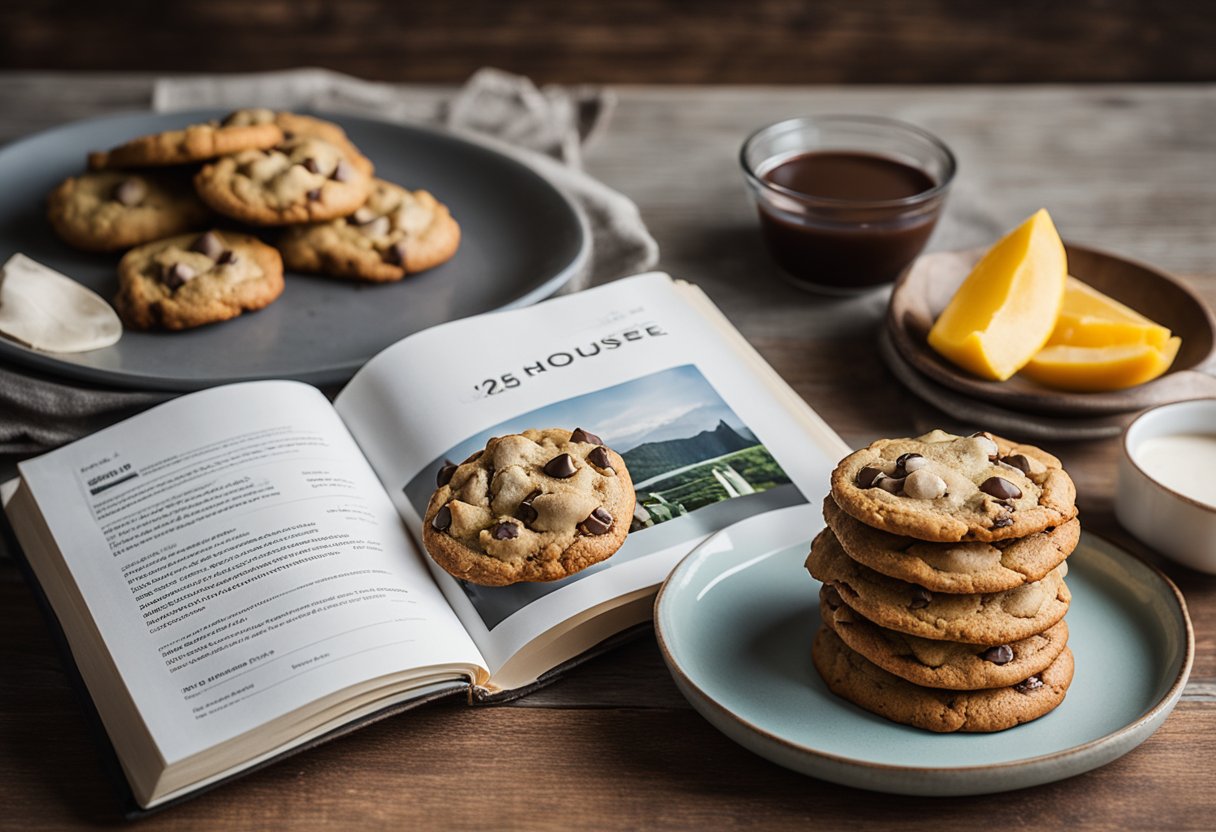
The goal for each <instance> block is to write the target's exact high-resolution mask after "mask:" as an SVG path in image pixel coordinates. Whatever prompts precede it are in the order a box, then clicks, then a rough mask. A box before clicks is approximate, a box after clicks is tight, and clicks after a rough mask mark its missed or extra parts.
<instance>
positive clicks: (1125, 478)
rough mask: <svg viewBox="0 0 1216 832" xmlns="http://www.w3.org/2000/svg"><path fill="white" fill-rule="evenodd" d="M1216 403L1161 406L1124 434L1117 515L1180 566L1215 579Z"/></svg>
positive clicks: (1179, 403) (1213, 401)
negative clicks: (1212, 472) (1214, 474)
mask: <svg viewBox="0 0 1216 832" xmlns="http://www.w3.org/2000/svg"><path fill="white" fill-rule="evenodd" d="M1214 470H1216V399H1196V400H1193V401H1186V402H1176V403H1174V404H1167V405H1162V406H1161V407H1155V408H1153V409H1152V410H1148V411H1145V412H1144V413H1143V414H1141V415H1140V416H1139V417H1138V418H1137V419H1136V420H1135V421H1134V422H1132V423H1131V425H1129V426H1128V428H1127V430H1126V431H1125V432H1124V434H1123V453H1122V455H1121V456H1120V457H1119V485H1118V489H1117V491H1116V495H1115V511H1116V513H1117V515H1118V517H1119V522H1120V523H1122V524H1123V525H1124V526H1125V527H1126V528H1127V529H1128V531H1130V532H1131V533H1132V534H1134V535H1135V536H1136V537H1137V538H1139V539H1140V540H1141V541H1143V542H1144V543H1146V544H1148V545H1149V546H1152V547H1153V548H1155V549H1157V550H1159V551H1160V552H1161V553H1162V554H1165V555H1168V556H1169V557H1171V558H1173V559H1174V560H1176V561H1178V562H1179V563H1183V564H1185V565H1187V566H1189V567H1191V568H1192V569H1198V570H1200V571H1202V572H1211V573H1216V479H1214V478H1213V477H1211V476H1209V472H1211V471H1214Z"/></svg>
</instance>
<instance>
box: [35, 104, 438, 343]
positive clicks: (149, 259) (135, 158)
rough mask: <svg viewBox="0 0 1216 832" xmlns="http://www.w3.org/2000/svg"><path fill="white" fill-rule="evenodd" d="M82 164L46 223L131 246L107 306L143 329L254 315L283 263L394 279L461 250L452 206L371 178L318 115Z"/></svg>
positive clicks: (108, 247) (284, 117) (98, 243)
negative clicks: (84, 166)
mask: <svg viewBox="0 0 1216 832" xmlns="http://www.w3.org/2000/svg"><path fill="white" fill-rule="evenodd" d="M88 166H89V170H88V172H86V173H82V174H80V175H79V176H73V177H70V178H68V179H66V180H64V181H63V182H62V183H61V184H60V185H59V186H58V187H57V188H56V189H55V190H54V191H53V192H52V193H51V195H50V197H49V198H48V205H47V214H48V217H49V219H50V222H51V225H52V226H53V227H54V229H55V231H56V233H58V235H59V236H60V237H61V238H62V239H63V240H64V241H65V242H67V243H68V244H69V245H71V246H74V247H75V248H79V249H83V250H85V251H94V252H118V251H124V250H127V249H129V251H127V253H126V255H125V256H124V257H123V258H122V261H121V262H120V263H119V266H118V295H117V297H116V300H115V306H116V308H117V309H118V312H119V314H120V315H121V316H122V319H123V322H124V323H125V324H126V325H127V326H130V327H134V328H137V329H157V328H163V329H168V330H180V329H187V328H190V327H195V326H200V325H202V324H208V323H213V322H216V321H222V320H227V319H229V318H233V317H236V316H237V315H240V314H241V313H243V312H248V311H252V310H256V309H261V308H263V307H265V306H267V305H269V304H270V303H273V302H274V300H275V299H276V298H278V297H279V295H280V294H281V293H282V292H283V288H284V280H283V269H284V266H286V268H287V269H290V270H293V271H298V272H314V273H318V274H324V275H329V276H332V277H338V278H345V279H353V280H360V281H372V282H387V281H396V280H401V279H402V278H403V277H405V276H406V275H408V274H413V273H416V272H420V271H423V270H425V269H429V268H432V267H434V266H437V265H439V264H440V263H443V262H445V261H447V260H448V259H450V258H451V257H452V255H454V254H455V253H456V249H457V247H458V246H459V244H460V227H459V226H458V225H457V224H456V221H455V220H454V219H453V218H452V216H451V213H450V211H449V210H448V209H447V207H446V206H444V205H443V204H442V203H440V202H439V201H437V200H436V199H435V198H434V197H433V196H431V194H429V193H427V192H426V191H420V190H415V191H411V190H408V189H406V188H405V187H402V186H401V185H398V184H394V183H392V182H388V181H386V180H383V179H378V178H376V177H375V175H374V173H375V169H374V166H373V164H372V162H371V161H370V160H369V159H368V158H367V157H366V156H364V155H363V154H362V153H361V152H360V151H359V149H358V148H357V147H355V145H354V144H353V143H352V142H351V141H350V139H349V138H348V137H347V135H346V133H345V131H344V130H343V129H342V128H341V127H339V126H338V125H337V124H334V123H332V122H328V121H324V120H322V119H319V118H314V117H312V116H306V115H301V114H297V113H287V112H274V111H272V110H266V109H245V110H238V111H236V112H234V113H232V114H231V115H229V116H228V117H226V118H224V119H223V120H222V121H215V122H209V123H206V124H196V125H191V126H189V127H186V128H184V129H181V130H170V131H167V132H164V133H157V134H154V135H150V136H140V137H138V138H134V139H132V140H130V141H128V142H127V143H125V144H122V145H120V146H118V147H115V148H113V149H111V150H108V151H100V152H96V153H91V154H89V159H88ZM219 223H223V224H224V225H225V226H228V227H226V228H217V227H215V226H216V225H217V224H219Z"/></svg>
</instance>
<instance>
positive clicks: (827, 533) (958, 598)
mask: <svg viewBox="0 0 1216 832" xmlns="http://www.w3.org/2000/svg"><path fill="white" fill-rule="evenodd" d="M806 567H807V569H808V570H809V571H810V573H811V575H812V576H814V577H815V578H817V579H818V580H820V581H822V582H823V583H825V584H828V585H830V586H831V587H833V588H834V589H835V590H836V591H837V592H838V593H839V594H840V597H841V598H842V599H843V600H844V602H845V603H846V604H848V605H849V606H850V607H852V608H853V609H854V610H856V611H857V612H858V613H860V614H861V615H862V616H864V617H865V618H867V619H869V620H870V621H872V622H874V623H875V624H877V625H879V626H880V627H886V628H887V629H889V630H898V631H899V632H901V633H907V634H909V635H914V636H920V637H921V638H927V639H933V640H937V641H963V642H966V643H968V644H985V645H990V646H991V645H1000V644H1008V643H1010V642H1012V641H1017V640H1020V639H1024V638H1029V637H1030V636H1032V635H1035V634H1036V633H1041V632H1043V631H1044V630H1046V629H1047V628H1048V627H1050V626H1052V625H1053V624H1055V623H1056V622H1057V621H1059V620H1060V619H1061V618H1063V617H1064V614H1065V613H1066V612H1068V604H1069V602H1070V601H1071V600H1072V596H1071V595H1070V594H1069V592H1068V587H1067V586H1065V585H1064V572H1065V570H1066V568H1067V563H1062V564H1060V565H1059V566H1057V567H1056V568H1055V569H1054V570H1052V571H1051V572H1050V573H1048V575H1047V577H1045V578H1043V580H1041V581H1036V582H1034V583H1029V584H1023V585H1022V586H1019V587H1018V588H1017V589H1011V590H1008V591H1006V592H993V593H986V594H969V595H947V594H945V593H941V592H931V591H930V590H927V589H925V588H924V587H921V586H917V585H916V584H910V583H906V582H904V581H899V580H896V579H895V578H888V577H887V576H886V575H882V574H879V573H878V572H875V571H874V570H873V569H870V568H868V567H865V566H862V565H861V564H859V563H857V562H856V561H854V560H852V559H851V558H850V557H849V556H848V555H846V554H845V552H844V549H842V548H841V547H840V542H839V541H838V540H836V535H834V534H832V530H831V529H824V530H823V531H822V532H820V533H819V535H818V536H817V537H816V538H815V540H814V541H813V542H812V543H811V553H810V555H809V556H808V557H807V560H806Z"/></svg>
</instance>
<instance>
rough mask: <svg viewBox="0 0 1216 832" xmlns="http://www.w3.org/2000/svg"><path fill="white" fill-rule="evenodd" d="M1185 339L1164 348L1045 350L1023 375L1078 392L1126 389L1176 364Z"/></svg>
mask: <svg viewBox="0 0 1216 832" xmlns="http://www.w3.org/2000/svg"><path fill="white" fill-rule="evenodd" d="M1181 344H1182V339H1181V338H1178V337H1174V338H1169V339H1167V340H1166V342H1165V344H1164V345H1163V346H1162V347H1161V348H1158V347H1155V346H1153V345H1152V344H1119V345H1115V346H1106V347H1076V346H1069V345H1066V344H1057V345H1054V346H1048V347H1044V348H1043V349H1042V350H1040V351H1039V353H1038V354H1037V355H1036V356H1035V357H1034V358H1032V359H1030V362H1029V363H1027V364H1026V366H1025V367H1023V368H1022V375H1023V376H1025V377H1026V378H1029V379H1031V380H1032V381H1037V382H1038V383H1039V384H1042V385H1043V386H1044V387H1054V388H1056V389H1057V390H1071V391H1075V392H1079V393H1099V392H1103V391H1107V390H1123V389H1126V388H1128V387H1135V386H1136V385H1137V384H1144V382H1146V381H1152V380H1153V379H1155V378H1157V376H1159V375H1161V374H1162V373H1164V372H1165V371H1166V370H1168V369H1169V368H1170V365H1171V364H1173V363H1174V357H1175V356H1177V355H1178V347H1179V346H1180V345H1181Z"/></svg>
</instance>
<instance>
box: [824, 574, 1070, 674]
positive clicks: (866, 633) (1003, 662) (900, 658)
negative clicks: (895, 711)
mask: <svg viewBox="0 0 1216 832" xmlns="http://www.w3.org/2000/svg"><path fill="white" fill-rule="evenodd" d="M819 615H820V617H821V618H822V619H823V623H824V624H825V625H826V626H827V627H829V628H830V629H831V630H832V631H833V632H834V633H836V635H838V636H840V639H841V641H843V642H844V643H845V644H847V645H848V646H849V648H850V649H851V650H853V651H854V652H856V653H860V654H861V655H862V656H863V657H865V658H866V659H867V660H868V661H870V662H873V663H874V664H876V665H878V666H879V667H881V668H882V669H883V670H886V671H887V672H888V673H894V674H895V675H896V676H898V677H900V678H901V679H907V680H908V681H909V682H912V683H913V684H915V685H923V686H925V687H930V688H949V689H951V690H983V689H986V688H999V687H1006V686H1008V685H1016V684H1017V683H1018V682H1020V681H1022V680H1023V679H1026V678H1028V677H1030V676H1034V675H1036V674H1039V673H1042V672H1043V671H1044V670H1045V669H1046V668H1047V666H1048V665H1050V664H1051V663H1052V662H1054V661H1055V660H1056V657H1057V656H1059V655H1060V653H1061V652H1063V650H1064V646H1065V645H1066V644H1067V643H1068V625H1067V624H1066V623H1065V622H1064V621H1063V620H1060V621H1059V622H1057V623H1056V624H1053V625H1052V626H1051V627H1048V628H1047V629H1046V630H1044V631H1043V632H1041V633H1037V634H1035V635H1033V636H1029V637H1027V638H1024V639H1020V640H1018V641H1012V642H1010V643H1008V644H997V645H990V646H985V645H979V644H965V643H963V642H958V641H933V640H931V639H926V638H920V637H918V636H910V635H907V634H906V633H900V632H896V631H895V630H887V629H885V628H883V627H879V626H878V625H877V624H874V623H872V622H870V621H868V620H867V619H865V618H864V617H862V616H861V615H859V614H857V613H856V612H855V611H854V610H853V609H852V608H851V607H849V606H848V605H847V604H845V603H844V601H843V600H842V599H841V598H840V595H839V594H838V593H837V592H836V590H835V589H833V588H832V587H829V586H824V587H822V588H821V589H820V591H819Z"/></svg>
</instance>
